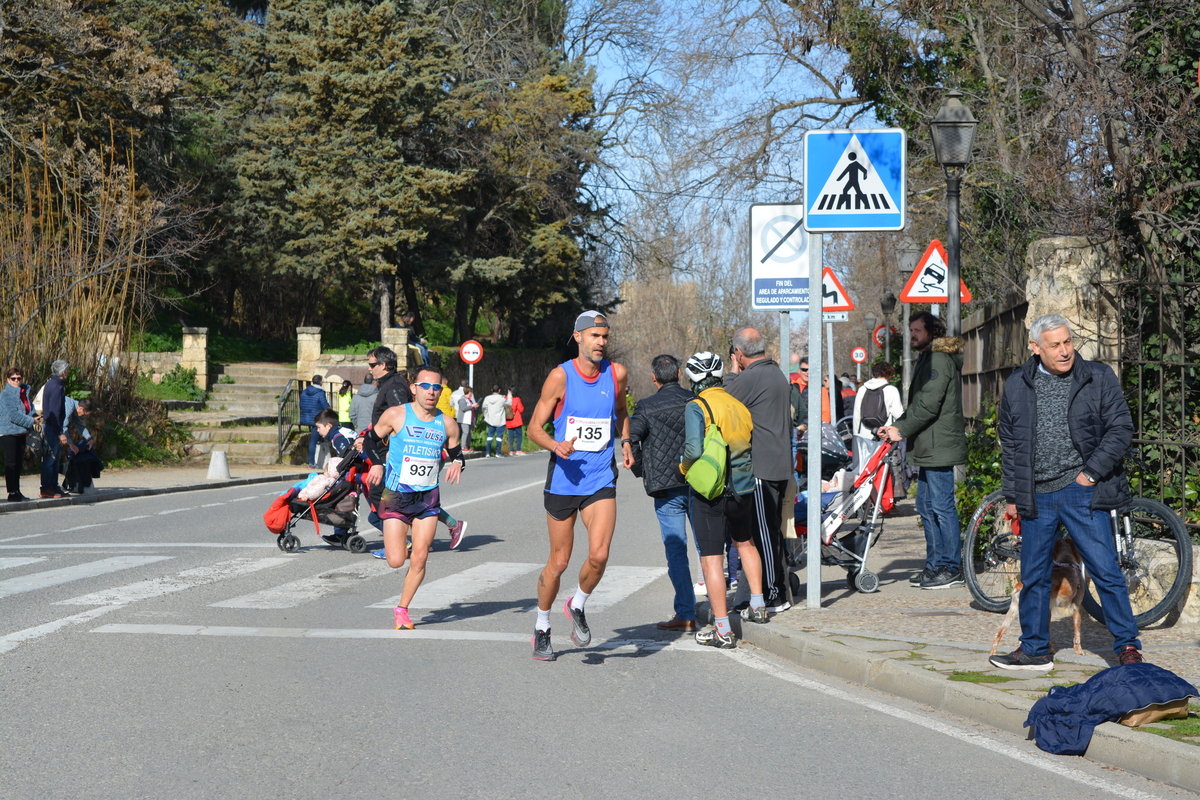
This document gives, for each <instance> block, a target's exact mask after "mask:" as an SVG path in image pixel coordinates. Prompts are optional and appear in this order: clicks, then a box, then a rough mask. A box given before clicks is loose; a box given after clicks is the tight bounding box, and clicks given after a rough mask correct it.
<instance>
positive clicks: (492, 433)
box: [483, 425, 504, 455]
mask: <svg viewBox="0 0 1200 800" xmlns="http://www.w3.org/2000/svg"><path fill="white" fill-rule="evenodd" d="M487 429H488V431H487V444H486V445H485V446H484V451H483V452H484V455H491V454H492V442H495V443H496V455H500V448H501V447H502V446H503V445H504V426H503V425H488V426H487Z"/></svg>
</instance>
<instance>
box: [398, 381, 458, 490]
mask: <svg viewBox="0 0 1200 800" xmlns="http://www.w3.org/2000/svg"><path fill="white" fill-rule="evenodd" d="M433 413H434V417H433V419H432V420H430V421H429V422H425V421H424V420H421V419H419V418H418V417H417V412H416V410H415V409H414V408H413V404H412V403H409V404H408V405H406V406H404V424H403V425H401V426H400V429H399V430H396V431H392V435H391V436H390V437H389V440H388V457H387V472H386V475H385V476H384V479H383V485H384V486H386V487H387V488H389V489H391V490H392V491H393V492H407V493H410V494H411V493H413V492H428V491H429V490H430V489H432V488H434V487H435V486H437V485H438V481H439V479H440V475H441V471H442V448H443V447H444V446H445V444H446V424H445V420H444V419H443V417H442V412H441V411H437V410H434V412H433Z"/></svg>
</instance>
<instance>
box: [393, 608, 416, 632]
mask: <svg viewBox="0 0 1200 800" xmlns="http://www.w3.org/2000/svg"><path fill="white" fill-rule="evenodd" d="M416 627H417V626H416V625H414V624H413V621H412V620H411V619H410V618H409V616H408V609H407V608H401V607H400V606H396V630H398V631H411V630H413V629H415V628H416Z"/></svg>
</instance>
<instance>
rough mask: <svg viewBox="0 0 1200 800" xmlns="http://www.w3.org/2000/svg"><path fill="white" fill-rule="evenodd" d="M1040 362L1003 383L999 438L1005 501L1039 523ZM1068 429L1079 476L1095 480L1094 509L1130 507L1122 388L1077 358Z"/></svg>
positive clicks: (1128, 426)
mask: <svg viewBox="0 0 1200 800" xmlns="http://www.w3.org/2000/svg"><path fill="white" fill-rule="evenodd" d="M1040 363H1041V359H1040V358H1039V357H1038V356H1032V357H1031V358H1030V359H1029V360H1028V361H1026V362H1025V364H1024V365H1023V366H1022V367H1021V368H1020V369H1018V370H1017V371H1016V372H1014V373H1013V374H1012V375H1009V376H1008V380H1006V381H1005V382H1004V399H1003V401H1001V403H1000V420H999V434H1000V445H1001V447H1002V448H1003V451H1004V452H1003V457H1002V468H1001V479H1002V485H1003V489H1004V498H1005V499H1006V500H1007V501H1008V502H1010V503H1015V504H1016V506H1017V511H1018V513H1020V515H1021V516H1022V517H1023V518H1025V519H1037V503H1036V502H1035V492H1034V480H1033V459H1034V449H1035V442H1034V438H1035V435H1034V434H1035V431H1036V430H1037V394H1036V393H1035V391H1034V388H1033V380H1034V376H1035V375H1037V369H1038V364H1040ZM1071 378H1072V380H1071V394H1070V399H1069V400H1068V401H1067V402H1068V406H1067V425H1068V426H1069V427H1070V430H1071V443H1072V444H1074V445H1075V450H1076V451H1077V452H1078V453H1079V455H1080V457H1082V458H1083V470H1082V471H1083V472H1086V473H1088V474H1089V475H1092V476H1094V477H1096V478H1099V481H1097V483H1096V491H1095V493H1094V494H1093V495H1092V509H1093V510H1100V511H1107V510H1108V509H1111V508H1121V507H1122V506H1125V505H1128V504H1129V502H1130V500H1131V497H1130V494H1129V482H1128V481H1127V480H1126V479H1125V464H1124V462H1123V460H1122V459H1123V458H1124V456H1125V451H1126V450H1128V449H1129V443H1130V442H1132V441H1133V417H1132V415H1130V413H1129V405H1128V404H1127V403H1126V402H1125V395H1124V394H1122V393H1121V384H1120V383H1119V382H1118V381H1117V376H1116V375H1115V374H1113V371H1112V369H1110V368H1109V367H1108V366H1106V365H1105V364H1101V363H1100V362H1098V361H1085V360H1084V359H1083V358H1081V357H1080V356H1079V355H1078V354H1076V356H1075V365H1074V366H1073V367H1072V369H1071Z"/></svg>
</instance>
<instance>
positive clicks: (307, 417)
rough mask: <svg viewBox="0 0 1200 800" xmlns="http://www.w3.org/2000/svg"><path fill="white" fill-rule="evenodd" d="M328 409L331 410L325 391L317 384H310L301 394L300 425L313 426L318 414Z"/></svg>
mask: <svg viewBox="0 0 1200 800" xmlns="http://www.w3.org/2000/svg"><path fill="white" fill-rule="evenodd" d="M326 408H329V400H328V399H327V398H326V397H325V390H324V389H322V388H321V387H320V386H317V385H316V384H315V383H314V384H309V386H308V388H307V389H305V390H304V391H303V392H301V393H300V424H301V425H312V424H313V420H315V419H316V417H317V414H320V413H321V411H322V410H324V409H326Z"/></svg>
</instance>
